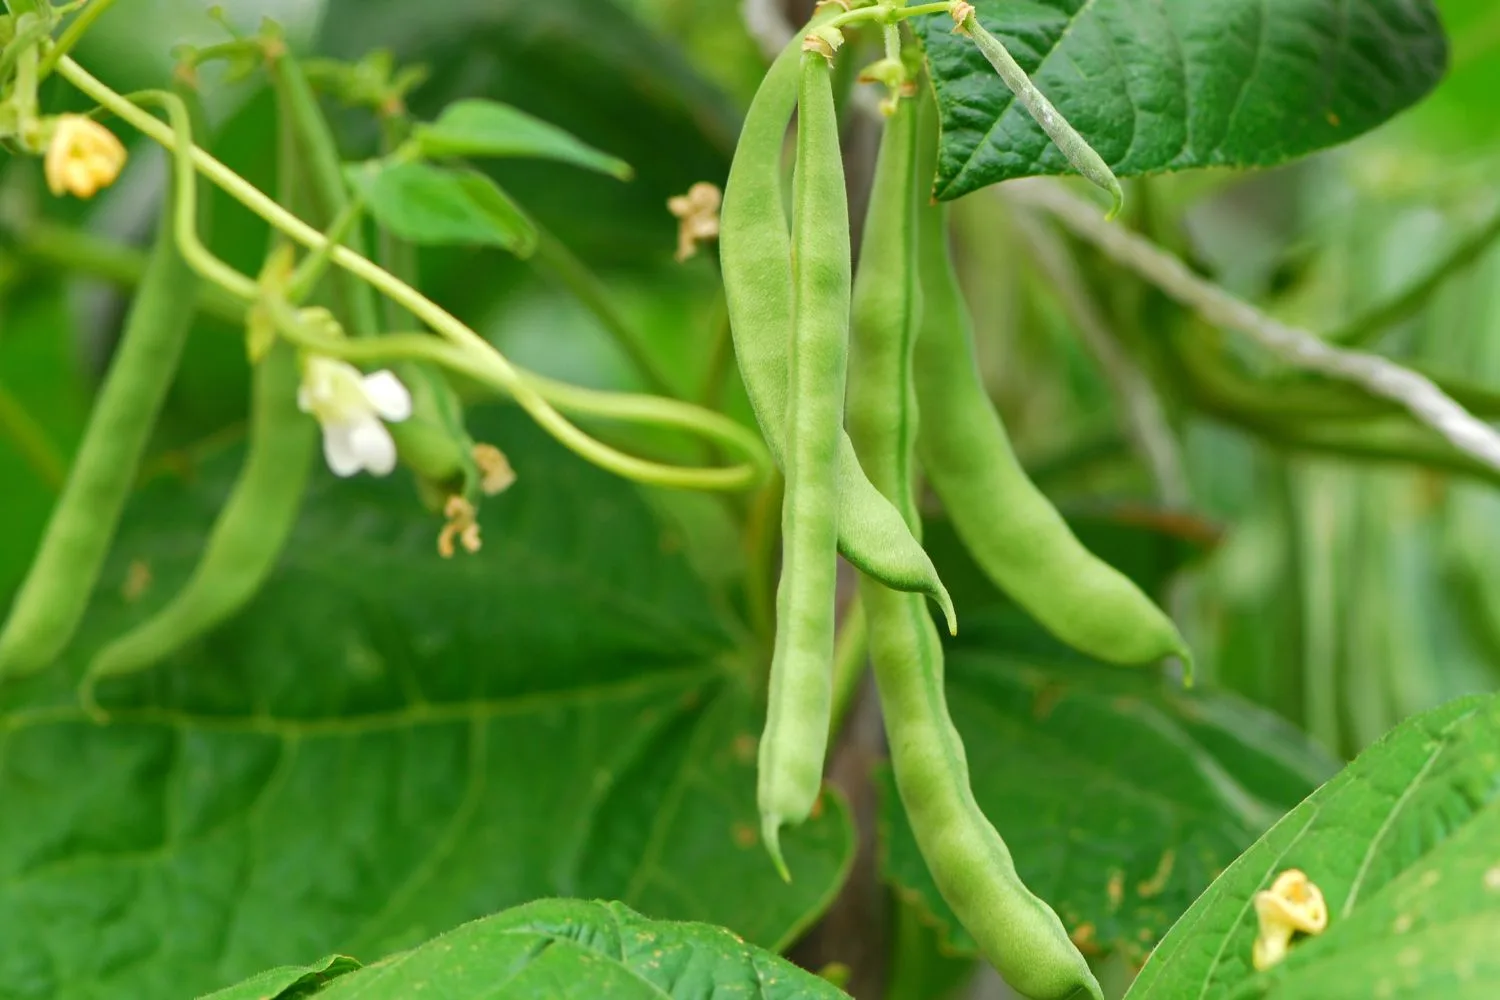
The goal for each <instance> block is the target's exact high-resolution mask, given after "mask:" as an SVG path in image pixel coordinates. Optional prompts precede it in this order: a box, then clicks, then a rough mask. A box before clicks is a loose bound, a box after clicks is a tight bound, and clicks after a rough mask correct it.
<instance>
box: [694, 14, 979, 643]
mask: <svg viewBox="0 0 1500 1000" xmlns="http://www.w3.org/2000/svg"><path fill="white" fill-rule="evenodd" d="M836 13H837V12H836V11H835V10H833V9H832V7H830V8H829V9H828V11H827V12H826V13H825V14H823V15H821V18H822V19H826V18H828V17H832V16H834V15H835V14H836ZM818 20H819V19H818V18H815V19H814V23H817V21H818ZM800 59H801V35H800V34H799V35H798V37H797V38H795V39H794V40H793V41H792V42H791V44H789V45H788V46H787V48H786V50H785V51H784V52H782V54H781V55H780V56H779V57H778V58H777V59H776V61H775V63H773V64H772V66H771V68H770V70H769V71H768V72H767V73H766V76H765V79H764V80H763V81H762V83H761V86H760V89H759V91H758V92H757V93H756V95H755V100H754V101H753V102H752V103H751V105H750V110H749V112H748V113H747V114H746V116H745V123H744V128H743V130H742V131H741V133H740V141H739V145H738V147H737V148H736V150H735V155H734V163H733V165H732V166H731V167H730V170H729V181H728V183H727V184H726V185H725V189H724V204H723V210H722V212H721V229H722V234H721V236H720V240H719V252H720V261H721V265H722V269H723V277H724V295H725V300H726V302H727V304H728V307H729V318H730V329H731V331H732V334H733V338H734V350H735V355H736V356H737V358H738V359H739V366H740V372H741V374H742V376H743V378H744V382H745V390H746V393H747V394H748V395H749V397H750V403H751V406H752V407H753V408H754V410H755V417H756V421H757V422H758V423H759V424H760V427H761V432H762V433H763V434H764V436H765V439H766V444H767V445H768V446H769V447H770V449H771V453H772V455H773V456H774V457H775V459H776V463H777V464H778V465H779V466H782V467H783V468H785V464H786V463H785V457H786V456H785V451H786V446H785V441H786V433H787V426H788V424H789V421H788V418H787V410H788V403H789V390H790V382H789V379H788V374H787V372H788V359H787V340H788V337H789V335H790V332H791V329H792V297H793V296H792V273H791V257H792V246H791V238H790V236H789V235H788V233H787V226H786V212H785V208H784V206H783V203H782V188H781V152H782V143H783V140H784V139H785V137H786V130H787V125H788V123H789V122H790V121H791V117H792V110H793V108H794V106H795V105H796V102H797V80H798V66H799V61H800ZM838 447H839V451H838V468H839V473H838V475H839V496H838V521H839V551H840V552H842V553H843V554H844V558H846V559H848V560H849V562H851V563H852V564H854V566H856V567H857V568H859V569H860V570H861V571H862V572H864V573H867V574H869V575H870V576H874V577H876V578H877V579H879V580H880V581H882V582H883V583H885V584H886V585H887V586H890V587H893V588H895V589H897V590H902V591H917V592H921V593H924V594H926V595H927V596H929V597H931V598H932V599H933V600H934V601H936V602H937V603H938V605H939V606H940V607H941V608H942V610H943V614H944V616H945V618H946V619H947V621H948V628H949V630H950V631H956V629H957V625H956V619H955V617H954V613H953V602H952V601H951V600H950V599H949V597H948V591H947V589H946V588H944V586H943V584H942V581H941V580H939V579H938V574H937V569H936V568H935V567H934V566H933V565H932V560H931V559H930V558H928V556H927V553H926V552H924V551H923V550H922V546H921V544H920V543H918V542H917V540H916V539H915V538H913V537H912V534H911V532H910V531H909V530H907V528H906V525H905V523H904V522H903V521H902V520H901V515H900V514H898V513H897V512H896V510H895V508H894V507H892V506H891V504H890V502H889V501H888V500H886V499H885V497H883V496H881V495H880V491H879V490H877V489H875V487H874V486H873V485H871V483H870V480H869V478H868V477H867V476H866V475H865V471H864V470H863V469H862V468H860V464H859V459H858V458H857V457H856V456H855V453H854V446H853V445H852V444H851V443H850V441H849V438H848V435H846V434H841V435H840V439H839V446H838Z"/></svg>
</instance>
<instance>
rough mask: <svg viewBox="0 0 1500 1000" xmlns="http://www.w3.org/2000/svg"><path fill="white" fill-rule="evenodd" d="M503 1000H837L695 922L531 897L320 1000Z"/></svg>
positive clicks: (343, 981)
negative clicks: (421, 998) (417, 999)
mask: <svg viewBox="0 0 1500 1000" xmlns="http://www.w3.org/2000/svg"><path fill="white" fill-rule="evenodd" d="M428 993H431V994H432V995H435V996H444V997H455V998H456V997H505V998H506V1000H598V998H601V997H608V998H610V1000H658V998H660V997H668V996H671V997H692V998H694V1000H731V998H739V997H758V998H760V1000H838V998H840V997H843V996H844V994H843V993H842V992H840V991H839V990H838V989H837V988H835V987H834V986H832V985H831V984H829V983H827V982H825V981H824V980H822V979H819V978H818V977H817V976H814V975H812V974H811V973H808V972H804V971H802V970H801V969H799V968H797V967H796V966H795V965H792V964H791V963H790V962H787V961H784V960H783V959H780V958H778V957H777V956H775V955H773V954H771V953H770V952H767V951H764V950H762V949H760V948H757V947H755V946H753V945H748V944H746V943H745V942H744V940H743V939H741V938H739V937H737V936H735V935H734V934H731V933H729V932H728V931H726V930H724V929H723V928H721V927H713V926H710V925H708V924H702V923H678V922H669V921H660V920H648V919H646V918H644V917H642V916H641V915H640V914H639V913H635V912H634V911H632V910H631V909H630V908H628V907H626V906H622V905H621V904H619V903H600V902H582V901H580V900H572V899H548V900H540V901H538V902H535V903H531V904H529V905H526V906H521V907H518V908H517V909H514V910H511V911H509V912H506V913H500V914H497V915H495V916H493V917H486V918H484V919H482V920H475V921H473V922H472V923H468V924H464V925H463V926H462V927H458V928H455V929H454V930H452V931H449V932H448V933H447V934H444V935H442V936H441V937H439V938H437V939H435V940H433V941H429V942H428V943H427V944H424V945H422V946H421V947H419V948H414V949H412V950H411V951H408V952H405V953H403V954H401V955H397V956H395V957H393V958H392V959H391V960H390V961H388V962H384V963H381V964H380V965H378V966H373V967H370V968H366V969H362V970H360V971H358V972H355V973H352V974H350V975H345V976H342V977H341V978H339V979H338V980H336V981H335V982H334V983H333V984H332V985H331V986H329V987H327V988H325V989H323V990H322V991H321V992H320V993H318V996H319V997H320V998H327V1000H339V998H342V997H358V998H360V1000H407V998H409V997H414V996H417V995H427V994H428Z"/></svg>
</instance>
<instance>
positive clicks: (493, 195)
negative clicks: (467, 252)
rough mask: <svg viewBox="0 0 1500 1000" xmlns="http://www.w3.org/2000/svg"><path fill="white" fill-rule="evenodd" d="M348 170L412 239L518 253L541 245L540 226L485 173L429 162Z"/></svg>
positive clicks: (375, 207) (384, 219) (383, 215)
mask: <svg viewBox="0 0 1500 1000" xmlns="http://www.w3.org/2000/svg"><path fill="white" fill-rule="evenodd" d="M348 174H349V180H350V183H351V184H353V185H354V186H355V187H356V188H357V189H358V190H359V191H360V192H362V193H363V194H364V196H365V201H366V203H367V204H368V205H369V206H370V212H371V214H372V215H374V216H375V218H376V219H377V220H378V221H379V222H380V224H381V225H382V226H384V227H386V228H387V229H389V230H390V231H391V232H392V233H393V234H394V235H395V236H397V237H398V238H400V239H403V240H406V241H407V242H409V243H416V244H420V245H423V246H441V245H446V244H459V245H468V246H497V247H503V248H505V249H506V250H509V251H511V252H512V253H514V254H515V255H516V256H518V257H527V256H530V255H531V253H532V251H534V250H535V249H536V242H537V232H536V227H535V226H533V225H532V224H531V220H530V219H528V218H526V214H525V213H524V212H522V211H521V210H520V208H518V207H517V206H516V204H515V202H513V201H511V200H510V197H509V196H508V195H507V194H506V193H505V192H504V191H501V190H500V188H499V186H498V185H497V184H496V183H495V182H494V181H492V180H490V179H489V178H488V177H486V176H485V175H484V174H481V173H478V172H476V171H473V170H465V169H456V168H452V167H434V166H431V165H430V164H426V163H400V164H396V165H393V166H384V165H381V164H366V165H363V166H356V167H351V168H350V169H349V171H348Z"/></svg>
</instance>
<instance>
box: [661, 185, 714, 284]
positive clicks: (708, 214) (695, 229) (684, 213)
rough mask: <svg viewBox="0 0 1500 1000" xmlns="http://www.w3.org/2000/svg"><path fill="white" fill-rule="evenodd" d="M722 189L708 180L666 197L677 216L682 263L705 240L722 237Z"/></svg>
mask: <svg viewBox="0 0 1500 1000" xmlns="http://www.w3.org/2000/svg"><path fill="white" fill-rule="evenodd" d="M723 200H724V195H723V192H721V191H720V190H719V189H718V188H717V187H716V186H714V185H713V184H710V183H708V182H707V181H699V182H698V183H697V184H694V185H693V186H692V187H690V188H688V192H687V194H680V195H677V196H675V197H672V198H668V199H667V208H668V210H670V211H671V213H672V214H673V215H674V216H676V217H677V220H678V224H677V262H678V263H679V264H680V263H682V262H683V261H685V260H687V259H688V258H690V257H692V256H694V255H695V254H697V252H698V244H699V243H701V242H703V241H704V240H715V239H718V238H719V204H720V203H721V202H722V201H723Z"/></svg>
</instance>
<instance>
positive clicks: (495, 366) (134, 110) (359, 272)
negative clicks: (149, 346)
mask: <svg viewBox="0 0 1500 1000" xmlns="http://www.w3.org/2000/svg"><path fill="white" fill-rule="evenodd" d="M58 72H59V74H60V75H62V76H63V77H64V78H65V79H67V80H68V81H69V82H70V83H72V84H73V85H74V86H75V87H77V88H78V89H79V90H81V91H83V93H84V94H86V95H87V96H89V97H90V98H92V99H93V100H95V101H97V102H98V103H99V104H100V105H101V106H103V107H104V108H106V109H108V110H109V111H110V112H112V113H113V114H115V115H117V116H118V117H120V118H121V119H122V120H124V121H126V122H128V123H129V124H131V125H132V126H134V127H135V128H137V129H139V130H140V131H141V132H142V133H144V134H145V135H146V136H147V137H149V138H150V139H152V140H153V141H155V142H157V143H159V144H160V145H162V146H164V147H165V148H166V149H168V150H171V151H172V152H173V153H175V154H176V155H177V156H178V157H179V158H182V159H185V160H187V161H189V162H190V163H191V164H192V165H193V166H194V167H195V168H196V169H197V170H198V171H199V172H200V173H202V174H203V175H204V176H205V177H207V178H208V179H209V180H211V181H213V182H214V183H215V184H217V185H218V186H219V187H220V188H222V189H223V190H224V191H226V192H227V193H228V194H229V195H230V196H231V197H233V198H234V199H235V200H237V201H239V202H240V203H241V204H243V205H244V206H245V207H246V208H248V209H250V210H251V211H252V212H254V213H255V214H256V215H259V216H260V217H261V218H262V219H264V220H266V222H268V223H270V225H271V226H273V227H274V228H276V229H278V230H280V231H281V232H282V233H285V234H286V235H287V236H290V237H291V238H292V239H293V240H295V241H296V242H298V243H300V244H302V246H304V247H306V248H307V249H309V250H312V251H314V252H323V253H327V254H328V255H329V257H330V258H331V259H332V260H333V262H334V263H335V264H337V265H339V266H340V267H342V268H344V269H345V270H347V271H349V272H350V273H352V274H354V275H356V276H357V277H359V278H360V279H362V280H364V281H366V282H367V283H369V284H370V285H371V286H373V287H374V288H376V289H377V290H378V291H380V292H381V293H382V294H384V295H386V296H388V297H389V298H391V299H393V300H394V301H396V302H397V303H398V304H400V305H401V306H403V307H404V308H406V309H407V310H408V311H409V312H411V313H412V315H414V316H416V317H417V318H418V319H419V320H421V321H422V322H424V323H426V324H427V325H428V326H429V327H431V328H432V329H433V330H434V331H435V332H436V333H437V334H438V335H439V336H441V337H443V338H445V339H446V340H448V341H449V342H451V343H452V344H454V345H456V346H457V347H458V348H459V349H460V350H461V351H463V352H464V354H465V355H466V359H467V362H468V363H469V364H470V365H472V366H473V367H474V369H475V370H476V371H477V372H483V373H484V375H485V376H486V377H487V381H490V382H491V383H493V384H495V385H497V386H500V387H502V388H503V389H504V390H505V391H506V392H508V393H509V394H510V395H511V396H512V397H513V398H514V399H515V400H516V402H517V403H518V404H519V405H520V406H521V407H522V408H523V409H525V410H526V412H527V413H528V414H530V415H531V417H532V419H534V420H535V421H536V422H537V423H538V424H540V425H541V426H542V428H543V429H544V430H546V431H547V432H548V433H549V434H551V435H552V436H553V437H554V438H556V439H557V440H558V441H560V442H561V443H562V444H563V445H564V446H566V447H568V448H569V449H571V450H572V451H574V452H575V453H577V454H579V455H580V456H582V457H584V458H586V459H587V460H588V461H590V462H593V463H594V464H596V465H598V466H599V467H601V468H604V469H607V470H609V471H611V472H614V473H615V474H617V475H620V476H623V477H625V478H627V479H633V480H636V481H638V482H645V483H651V484H655V485H659V486H670V487H677V488H683V489H705V490H737V489H743V488H745V487H747V486H750V485H752V484H753V483H755V482H756V481H757V480H759V479H760V478H761V477H762V473H763V470H764V469H765V468H766V466H767V465H768V464H769V463H768V460H767V461H760V458H761V456H760V455H759V454H757V455H756V461H753V462H751V463H750V464H747V465H741V466H736V467H733V468H728V469H686V468H677V467H673V466H666V465H661V464H659V463H656V462H649V461H646V460H644V459H640V458H636V457H635V456H632V455H627V454H624V453H622V452H619V451H617V450H616V449H613V448H610V447H609V446H607V445H604V444H602V443H601V442H599V441H596V440H594V439H593V438H591V437H589V436H588V435H587V434H585V433H584V432H583V431H582V430H580V429H579V428H577V427H575V426H574V425H573V424H571V423H569V422H568V421H567V420H566V419H565V418H564V417H563V416H562V414H561V413H559V412H558V411H557V410H555V409H554V408H553V407H552V406H551V405H550V404H549V403H548V402H547V401H546V400H545V399H544V398H543V397H542V396H540V395H539V394H538V393H537V391H536V390H535V389H534V388H533V387H532V385H531V384H530V383H529V382H528V380H527V378H526V376H525V373H524V372H523V371H522V370H521V369H519V368H517V367H516V366H515V365H514V364H512V363H511V362H510V361H509V360H508V359H507V358H506V357H505V356H504V355H502V354H500V353H499V352H498V351H496V350H495V349H494V347H493V346H492V345H491V344H489V343H488V342H487V341H485V340H484V339H483V338H482V337H480V336H479V335H478V334H477V333H475V332H474V331H473V330H471V329H469V328H468V327H467V326H465V325H464V324H463V323H462V322H461V321H459V320H458V319H457V318H456V317H455V316H453V315H452V314H451V313H449V312H448V311H447V310H445V309H443V308H442V307H441V306H439V305H438V304H437V303H435V302H433V301H432V300H431V299H429V298H427V297H426V296H425V295H423V294H422V293H421V292H419V291H417V290H416V289H415V288H412V287H411V286H410V285H408V284H406V283H405V282H403V281H401V280H400V279H398V278H396V277H395V276H394V275H392V274H390V273H389V272H388V271H386V270H384V269H383V268H381V267H380V266H379V265H377V264H375V263H374V262H372V261H370V260H368V259H367V258H365V257H363V256H361V255H359V254H357V253H354V252H353V251H351V250H349V249H348V248H347V247H342V246H330V244H329V242H328V240H327V238H326V237H325V236H324V235H323V234H322V233H320V232H318V231H317V230H316V229H314V228H313V227H311V226H309V225H308V224H307V223H305V222H303V221H302V220H301V219H299V218H297V217H296V216H295V215H293V214H292V213H290V212H288V211H287V210H286V209H284V208H282V207H281V206H280V205H278V204H277V203H276V202H275V201H274V200H273V199H271V198H270V197H268V196H267V195H266V194H264V193H263V192H261V191H260V190H259V189H258V188H256V187H255V186H254V185H252V184H250V183H249V182H248V181H246V180H245V179H244V178H242V177H240V176H239V175H238V174H236V173H235V172H234V171H232V170H230V169H229V168H228V167H226V166H224V164H222V163H220V162H219V161H218V160H217V159H215V158H214V157H213V156H211V155H209V154H208V153H207V152H205V151H204V150H202V149H200V148H198V147H197V146H195V145H192V143H191V142H190V141H189V139H188V138H187V137H185V136H184V137H183V138H181V139H179V135H180V134H182V132H183V127H182V122H180V121H177V122H176V123H175V125H174V127H168V126H167V125H164V124H163V123H162V122H160V121H159V120H157V119H156V118H155V117H153V116H152V115H150V114H148V113H147V112H145V111H144V110H142V109H141V108H138V107H137V106H136V105H135V104H133V103H131V101H130V100H129V99H127V98H126V97H124V96H122V95H120V94H118V93H116V92H115V91H114V90H112V89H110V88H109V87H108V86H106V85H105V84H104V83H102V82H101V81H99V80H98V79H97V78H95V77H94V76H93V75H92V74H90V73H89V72H88V71H87V70H85V69H84V68H83V67H82V66H80V65H79V64H78V63H77V62H76V61H74V60H73V58H72V57H71V56H64V57H63V58H62V59H61V60H60V61H59V63H58ZM153 97H154V98H155V99H157V100H158V101H161V100H163V99H164V95H159V94H158V95H153ZM166 103H167V106H168V110H169V113H171V114H172V116H173V118H174V119H180V118H181V117H182V115H181V109H180V108H176V107H175V106H173V105H172V104H171V102H170V101H168V102H166ZM185 190H187V186H186V185H180V186H179V191H178V198H179V202H181V200H182V198H183V197H184V191H185ZM185 228H186V227H185V226H183V225H182V223H181V221H180V219H179V234H178V235H179V241H180V242H182V243H183V252H184V256H190V255H191V259H193V261H194V263H195V266H197V267H199V268H202V269H205V273H209V274H211V275H212V277H213V278H214V280H216V281H218V282H219V283H220V284H222V285H223V286H224V287H225V288H226V289H227V290H229V291H231V292H232V293H233V294H236V295H239V296H241V297H243V298H246V299H247V301H248V300H251V299H254V298H255V296H256V294H257V291H258V290H257V288H256V286H255V283H254V282H253V281H251V280H250V279H249V278H246V277H245V276H244V275H241V274H238V273H237V272H232V271H231V270H230V269H228V268H225V267H224V266H223V264H222V262H220V261H217V260H216V259H214V258H213V257H212V255H210V254H208V253H207V251H206V249H204V248H203V247H202V246H201V244H199V243H198V242H197V238H196V233H186V232H184V231H183V230H184V229H185Z"/></svg>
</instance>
